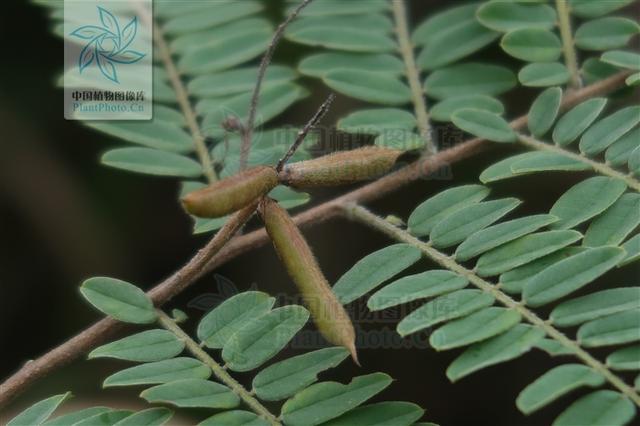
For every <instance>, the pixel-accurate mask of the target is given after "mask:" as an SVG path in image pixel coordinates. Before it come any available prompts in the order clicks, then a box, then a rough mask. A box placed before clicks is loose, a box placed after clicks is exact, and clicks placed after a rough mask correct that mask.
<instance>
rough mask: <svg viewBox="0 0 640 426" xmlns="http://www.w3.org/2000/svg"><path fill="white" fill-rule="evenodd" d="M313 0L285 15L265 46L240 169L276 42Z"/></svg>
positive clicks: (249, 142) (246, 152)
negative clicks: (285, 17)
mask: <svg viewBox="0 0 640 426" xmlns="http://www.w3.org/2000/svg"><path fill="white" fill-rule="evenodd" d="M312 1H313V0H304V1H303V2H302V3H300V4H299V5H298V7H296V8H295V9H294V10H293V12H291V14H290V15H289V16H288V17H287V19H285V20H284V22H282V23H281V24H280V25H279V26H278V28H277V29H276V32H275V33H274V34H273V38H271V42H270V43H269V47H268V48H267V51H266V53H265V54H264V56H263V57H262V62H260V67H259V68H258V78H257V80H256V85H255V87H254V89H253V94H252V95H251V103H250V104H249V113H248V116H247V122H246V123H245V125H244V129H243V132H242V145H241V147H240V170H244V169H245V168H246V167H247V161H248V160H249V151H251V138H252V137H253V126H254V124H255V121H256V113H257V110H258V101H259V100H260V89H261V88H262V81H263V80H264V75H265V73H266V72H267V67H268V66H269V64H270V63H271V58H272V57H273V53H274V52H275V50H276V47H277V46H278V42H280V39H281V38H282V36H283V35H284V30H285V28H287V25H289V24H290V23H291V21H293V20H294V19H296V17H297V16H298V14H299V13H300V11H302V9H304V8H305V7H307V5H308V4H309V3H311V2H312Z"/></svg>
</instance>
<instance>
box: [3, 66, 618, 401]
mask: <svg viewBox="0 0 640 426" xmlns="http://www.w3.org/2000/svg"><path fill="white" fill-rule="evenodd" d="M629 74H630V73H629V72H621V73H618V74H616V75H615V76H612V77H609V78H608V79H606V80H602V81H600V82H598V83H595V84H593V85H591V86H587V87H585V88H584V89H581V90H579V91H576V92H574V93H572V94H568V95H567V96H565V98H564V99H563V103H562V109H563V110H565V109H568V108H571V107H572V106H574V105H576V104H578V103H580V102H582V101H583V100H585V99H589V98H591V97H594V96H600V95H603V94H606V93H608V92H611V91H612V90H615V89H617V88H618V87H621V86H623V85H624V84H625V83H624V81H625V79H626V78H627V76H628V75H629ZM510 124H511V126H512V127H513V128H514V129H516V130H519V129H522V128H523V127H524V126H526V125H527V117H526V116H522V117H519V118H518V119H516V120H514V121H512V122H511V123H510ZM495 145H496V144H493V145H492V144H490V143H486V141H484V140H482V139H472V140H469V141H467V142H464V143H461V144H459V145H456V146H454V147H453V148H449V149H447V150H444V151H440V152H439V153H437V154H435V155H433V156H431V157H425V158H421V159H419V160H417V161H415V162H414V163H412V164H410V165H408V166H406V167H404V168H402V169H400V170H398V171H397V172H395V173H391V174H389V175H386V176H384V177H382V178H380V179H378V180H377V181H374V182H371V183H369V184H367V185H365V186H363V187H361V188H358V189H356V190H354V191H351V192H348V193H347V194H344V195H342V196H339V197H337V198H335V199H333V200H329V201H327V202H324V203H322V204H320V205H318V206H316V207H313V208H311V209H309V210H307V211H305V212H303V213H300V214H298V215H296V216H294V217H293V221H294V222H295V223H296V225H298V226H304V225H311V224H318V223H322V222H324V221H326V220H329V219H331V218H334V217H336V216H338V215H340V213H341V210H340V208H341V206H342V205H343V204H344V203H346V202H358V203H366V202H368V201H372V200H375V199H379V198H381V197H383V196H385V195H387V194H389V193H391V192H393V191H395V190H397V189H399V188H402V187H403V186H405V185H408V184H409V183H411V182H414V181H416V180H418V179H420V178H424V177H425V176H428V174H429V173H432V172H434V171H437V170H438V169H439V168H440V167H442V166H443V165H447V164H453V163H455V162H457V161H460V160H463V159H465V158H468V157H470V156H472V155H474V154H476V153H478V152H480V151H482V150H484V149H486V148H488V147H489V146H495ZM254 209H255V206H249V207H247V208H246V209H243V210H242V211H240V212H238V213H236V215H234V216H233V217H232V219H231V220H230V221H228V222H227V224H225V226H223V227H222V228H221V229H220V230H219V231H218V233H217V234H216V235H215V236H214V237H213V239H212V240H211V241H210V242H209V243H208V244H207V246H205V247H204V248H203V249H202V250H200V251H199V252H198V253H197V254H196V255H195V256H194V257H193V258H192V259H191V260H190V261H189V262H188V263H187V264H186V265H184V266H183V267H182V268H180V270H178V271H177V272H176V273H174V274H173V275H172V276H171V277H169V278H167V279H165V280H164V281H162V282H161V283H160V284H158V285H157V286H156V287H154V288H153V289H152V290H151V291H149V292H148V293H147V294H148V295H149V296H150V297H152V299H153V301H154V303H155V304H156V306H161V305H162V304H164V303H166V302H167V301H168V300H170V299H171V298H172V297H174V296H175V295H177V294H178V293H180V292H181V291H182V290H184V289H185V288H187V287H189V286H190V285H192V284H193V283H194V282H195V281H196V280H197V279H198V278H200V277H201V276H203V275H204V274H206V273H207V272H209V271H211V270H212V269H214V268H216V267H218V266H220V265H222V264H224V263H226V262H228V261H230V260H232V259H234V258H236V257H237V256H240V255H241V254H244V253H246V252H248V251H249V250H251V249H254V248H258V247H260V246H262V245H263V244H265V243H266V242H267V241H268V236H267V233H266V232H265V230H264V228H262V229H259V230H256V231H253V232H250V233H248V234H245V235H242V236H238V237H236V238H234V239H233V240H231V241H229V239H230V238H231V236H232V235H233V234H234V233H235V232H236V231H237V230H238V229H239V228H240V227H241V226H242V224H243V223H245V222H246V221H247V220H248V219H249V217H251V215H252V214H253V213H254ZM227 241H228V244H226V243H227ZM225 244H226V245H225ZM223 246H224V248H223ZM216 253H217V254H216ZM122 326H123V324H122V323H119V322H117V321H115V320H112V319H110V318H105V319H103V320H101V321H99V322H97V323H95V324H94V325H92V326H90V327H89V328H87V329H85V330H84V331H82V332H81V333H80V334H78V335H76V336H75V337H73V338H71V339H70V340H68V341H66V342H64V343H62V344H61V345H60V346H58V347H56V348H54V349H52V350H50V351H49V352H47V353H46V354H45V355H43V356H41V357H40V358H38V359H36V360H34V361H30V362H28V363H27V364H25V365H24V366H23V367H22V368H20V370H18V371H17V372H16V373H14V374H13V375H12V376H11V377H9V378H8V379H7V380H6V381H5V382H4V383H2V385H0V407H3V406H5V405H6V404H7V403H8V402H9V401H11V400H12V399H13V398H15V397H16V396H18V395H19V394H20V393H22V392H24V391H25V390H26V389H27V388H28V387H29V386H30V385H32V384H33V383H35V382H36V381H37V380H38V379H40V378H43V377H45V376H46V375H47V374H50V373H52V372H54V371H55V370H57V369H58V368H61V367H63V366H65V365H68V364H69V363H71V362H72V361H74V360H76V359H78V358H79V357H80V356H81V355H82V354H85V353H88V352H89V351H91V350H92V349H94V348H95V347H97V346H98V345H100V344H102V343H104V342H105V341H106V340H107V339H108V338H110V337H111V336H113V335H114V334H116V332H118V331H120V330H122Z"/></svg>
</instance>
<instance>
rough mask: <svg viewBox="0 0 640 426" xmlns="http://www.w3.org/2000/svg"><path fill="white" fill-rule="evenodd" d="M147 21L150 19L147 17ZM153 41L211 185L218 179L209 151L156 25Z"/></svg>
mask: <svg viewBox="0 0 640 426" xmlns="http://www.w3.org/2000/svg"><path fill="white" fill-rule="evenodd" d="M149 19H151V18H150V17H149ZM153 40H154V42H155V43H156V45H157V46H158V51H159V52H160V59H162V63H163V64H164V67H165V68H166V70H167V74H168V75H169V81H170V82H171V86H173V90H174V91H175V92H176V97H177V98H178V104H179V105H180V109H181V110H182V114H183V115H184V118H185V120H186V122H187V127H188V128H189V132H190V133H191V138H192V139H193V146H194V148H195V150H196V153H197V154H198V158H199V159H200V163H201V164H202V171H203V173H204V175H205V176H206V177H207V180H208V181H209V183H213V182H215V181H217V180H218V177H217V176H216V172H215V170H214V169H213V161H212V159H211V156H210V155H209V149H208V148H207V144H206V143H205V139H204V136H203V135H202V132H201V131H200V126H199V125H198V121H197V118H196V117H197V116H196V113H195V111H194V110H193V108H192V106H191V102H190V101H189V95H188V94H187V89H186V87H185V86H184V84H183V83H182V80H181V79H180V73H179V72H178V68H177V67H176V65H175V63H174V62H173V58H172V57H171V51H170V50H169V46H167V43H166V41H165V40H164V35H163V33H162V30H161V29H160V26H159V25H158V24H154V25H153Z"/></svg>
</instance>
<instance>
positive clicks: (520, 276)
mask: <svg viewBox="0 0 640 426" xmlns="http://www.w3.org/2000/svg"><path fill="white" fill-rule="evenodd" d="M586 250H587V249H585V248H583V247H567V248H564V249H562V250H558V251H557V252H555V253H551V254H548V255H546V256H545V257H543V258H540V259H537V260H534V261H533V262H530V263H527V264H526V265H523V266H520V267H519V268H516V269H513V270H511V271H509V272H505V273H504V274H502V275H500V284H501V285H502V289H503V290H504V291H506V292H507V293H515V294H517V293H520V292H522V288H523V287H524V285H525V284H526V283H527V282H528V281H530V280H531V279H532V278H533V277H534V276H535V275H537V274H538V273H539V272H541V271H543V270H544V269H546V268H548V267H549V266H551V265H553V264H556V263H558V262H559V261H561V260H563V259H566V258H567V257H570V256H573V255H574V254H578V253H582V252H584V251H586Z"/></svg>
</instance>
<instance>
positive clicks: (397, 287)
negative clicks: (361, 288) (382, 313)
mask: <svg viewBox="0 0 640 426" xmlns="http://www.w3.org/2000/svg"><path fill="white" fill-rule="evenodd" d="M467 284H469V281H468V280H467V279H466V278H464V277H462V276H460V275H458V274H455V273H453V272H451V271H447V270H430V271H426V272H422V273H420V274H415V275H409V276H406V277H403V278H400V279H399V280H397V281H394V282H392V283H391V284H389V285H387V286H385V287H384V288H383V289H381V290H379V291H377V292H376V293H374V294H373V295H372V296H371V298H370V299H369V301H368V302H367V307H368V308H369V310H371V311H379V310H382V309H386V308H389V307H391V306H396V305H401V304H404V303H408V302H411V301H414V300H418V299H425V298H428V297H434V296H440V295H441V294H445V293H449V292H451V291H454V290H460V289H462V288H465V287H466V286H467Z"/></svg>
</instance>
